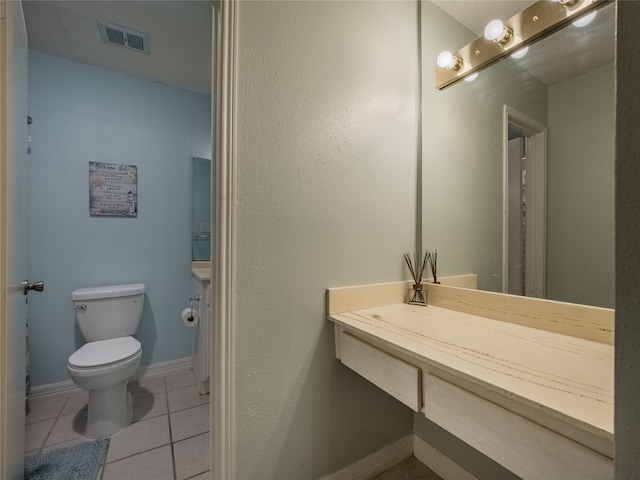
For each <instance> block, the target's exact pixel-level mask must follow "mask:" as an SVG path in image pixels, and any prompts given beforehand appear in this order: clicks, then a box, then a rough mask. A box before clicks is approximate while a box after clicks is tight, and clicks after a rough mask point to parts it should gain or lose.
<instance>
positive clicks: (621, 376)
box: [615, 1, 640, 480]
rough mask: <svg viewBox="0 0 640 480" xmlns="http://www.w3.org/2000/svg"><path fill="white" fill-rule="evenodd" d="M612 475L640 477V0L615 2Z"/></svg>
mask: <svg viewBox="0 0 640 480" xmlns="http://www.w3.org/2000/svg"><path fill="white" fill-rule="evenodd" d="M617 8H618V11H617V20H616V24H617V32H616V35H617V42H618V43H617V53H616V55H617V59H616V173H615V182H616V193H615V198H616V382H615V384H616V392H615V412H616V413H615V432H616V451H615V467H616V471H615V478H617V479H619V480H635V479H639V478H640V450H639V449H638V438H640V409H638V398H640V348H638V342H639V341H640V242H639V241H638V239H639V238H640V215H639V214H638V212H640V188H638V185H640V163H639V162H638V152H639V151H640V135H639V134H638V132H640V95H638V79H639V78H640V62H639V60H638V58H639V57H638V52H640V32H639V31H638V22H639V21H640V2H633V1H620V2H618V5H617Z"/></svg>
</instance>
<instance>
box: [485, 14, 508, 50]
mask: <svg viewBox="0 0 640 480" xmlns="http://www.w3.org/2000/svg"><path fill="white" fill-rule="evenodd" d="M512 36H513V30H511V29H510V28H509V27H506V26H505V24H504V23H502V21H501V20H491V21H490V22H489V23H487V26H486V27H484V38H486V39H487V40H490V41H492V42H496V43H500V44H505V43H507V42H508V41H509V40H510V39H511V37H512Z"/></svg>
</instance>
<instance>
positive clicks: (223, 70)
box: [209, 0, 238, 479]
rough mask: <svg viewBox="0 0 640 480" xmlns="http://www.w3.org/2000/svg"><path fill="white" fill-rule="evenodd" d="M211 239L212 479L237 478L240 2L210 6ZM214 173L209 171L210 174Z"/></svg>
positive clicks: (227, 2) (230, 0) (231, 0)
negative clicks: (212, 31) (212, 84)
mask: <svg viewBox="0 0 640 480" xmlns="http://www.w3.org/2000/svg"><path fill="white" fill-rule="evenodd" d="M213 25H214V29H215V35H214V36H213V38H214V42H215V44H214V48H213V52H215V59H214V61H213V62H212V65H213V68H214V70H213V72H212V79H215V101H214V100H213V99H214V96H213V95H212V101H214V105H213V109H212V111H215V115H216V117H215V119H216V121H215V132H214V134H215V137H214V138H215V178H214V179H212V181H214V182H215V189H214V191H215V198H214V196H213V195H212V202H214V203H213V205H212V211H214V212H215V235H214V240H215V241H214V244H213V252H212V253H213V254H212V257H211V258H212V260H213V262H212V279H213V282H212V289H213V308H212V320H213V325H214V328H212V329H211V333H210V334H211V337H210V340H211V345H213V355H212V358H211V361H212V364H211V365H210V369H209V371H210V372H212V373H213V375H212V376H213V382H212V384H213V398H212V402H211V403H212V406H211V407H210V408H211V415H210V418H211V421H210V422H211V426H210V431H211V432H212V435H211V447H210V450H211V456H210V458H211V476H212V478H216V479H224V478H228V479H231V478H236V430H235V426H236V422H235V404H236V402H235V370H236V367H235V362H236V352H235V312H236V309H235V298H236V292H235V282H236V209H235V204H236V201H235V198H236V188H235V187H236V152H237V147H236V118H237V114H236V90H237V48H238V47H237V45H238V1H236V0H222V1H220V2H219V3H217V4H216V6H214V9H213ZM213 171H214V169H212V173H213Z"/></svg>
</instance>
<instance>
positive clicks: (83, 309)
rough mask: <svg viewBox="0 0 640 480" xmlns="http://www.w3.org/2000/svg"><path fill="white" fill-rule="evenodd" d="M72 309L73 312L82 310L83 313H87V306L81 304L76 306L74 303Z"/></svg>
mask: <svg viewBox="0 0 640 480" xmlns="http://www.w3.org/2000/svg"><path fill="white" fill-rule="evenodd" d="M73 309H74V310H82V311H83V312H86V311H87V306H86V305H85V304H84V303H83V304H80V305H76V304H75V303H74V304H73Z"/></svg>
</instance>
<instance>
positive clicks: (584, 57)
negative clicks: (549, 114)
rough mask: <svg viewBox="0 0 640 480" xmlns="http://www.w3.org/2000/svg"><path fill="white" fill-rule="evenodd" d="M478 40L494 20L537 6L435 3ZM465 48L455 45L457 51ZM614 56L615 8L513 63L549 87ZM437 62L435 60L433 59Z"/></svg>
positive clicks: (523, 2)
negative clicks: (487, 25)
mask: <svg viewBox="0 0 640 480" xmlns="http://www.w3.org/2000/svg"><path fill="white" fill-rule="evenodd" d="M432 2H433V3H434V4H435V5H437V6H438V7H439V8H440V9H442V10H443V11H444V12H445V13H447V14H448V15H450V16H451V17H453V18H455V19H456V20H457V21H458V22H459V23H461V24H462V25H464V26H465V27H467V28H468V29H469V30H471V31H472V32H474V33H475V34H476V35H478V36H479V37H480V36H482V35H483V32H484V27H485V25H486V24H487V23H489V22H490V21H491V20H494V19H501V20H506V19H508V18H510V17H512V16H513V15H515V14H516V13H518V12H520V11H522V10H524V9H525V8H526V7H528V6H529V5H531V4H532V3H535V2H533V1H530V0H432ZM463 46H464V45H452V46H451V50H452V51H455V50H458V49H459V48H462V47H463ZM614 56H615V19H614V5H613V2H611V3H610V4H609V5H607V6H605V7H602V8H600V9H599V10H598V14H597V15H596V18H595V20H594V21H593V22H592V23H590V24H589V25H588V26H586V27H582V28H577V27H574V26H573V25H571V24H569V25H568V26H566V27H565V28H563V29H562V30H560V31H558V32H556V33H554V34H552V35H550V36H548V37H546V38H544V39H542V40H540V41H538V42H537V43H536V44H535V45H533V46H532V47H531V49H530V51H529V52H528V53H527V55H526V56H525V57H523V58H521V59H518V60H514V61H517V62H518V64H520V65H521V66H523V67H524V68H525V69H527V70H528V71H529V72H530V73H531V74H532V75H534V76H535V77H537V78H538V79H539V80H540V81H542V82H543V83H545V84H546V85H549V86H550V85H555V84H557V83H560V82H563V81H565V80H568V79H570V78H572V77H574V76H577V75H580V74H582V73H586V72H588V71H591V70H593V69H595V68H598V67H601V66H603V65H606V64H608V63H612V62H613V59H614ZM434 63H435V59H434Z"/></svg>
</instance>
